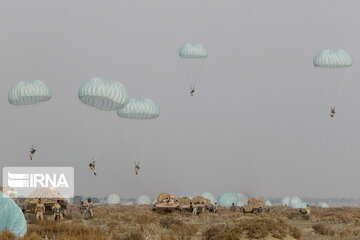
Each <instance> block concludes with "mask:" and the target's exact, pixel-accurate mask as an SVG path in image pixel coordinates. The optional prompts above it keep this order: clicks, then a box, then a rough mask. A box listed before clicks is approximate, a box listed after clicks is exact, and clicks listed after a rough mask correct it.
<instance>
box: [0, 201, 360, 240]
mask: <svg viewBox="0 0 360 240" xmlns="http://www.w3.org/2000/svg"><path fill="white" fill-rule="evenodd" d="M94 214H95V218H94V219H91V220H85V219H82V216H81V214H80V213H79V212H78V208H77V206H75V205H71V206H69V210H68V214H67V216H66V219H65V220H64V221H62V222H54V221H44V222H40V223H36V222H35V221H34V220H30V221H29V224H28V233H27V234H26V236H25V237H24V238H23V240H42V239H58V240H63V239H69V240H75V239H76V240H81V239H83V240H85V239H86V240H95V239H96V240H108V239H109V240H145V239H147V240H172V239H174V240H200V239H201V240H236V239H304V240H307V239H309V240H312V239H360V208H350V207H341V208H328V209H321V208H315V207H313V208H312V212H311V215H309V216H303V215H301V214H300V213H299V212H298V210H297V209H291V208H285V207H272V208H271V209H270V212H269V213H260V214H245V215H244V214H242V213H240V211H239V210H238V211H237V212H231V211H230V210H229V209H227V208H220V209H219V211H218V213H215V214H214V213H207V212H206V213H202V214H200V215H198V216H192V215H191V213H179V212H175V213H170V214H169V213H167V214H160V213H156V212H153V211H152V210H151V207H150V206H120V205H119V206H116V205H112V206H111V205H97V206H96V208H95V210H94ZM12 239H16V238H15V237H14V236H13V235H11V234H10V233H8V232H3V233H2V234H1V235H0V240H12Z"/></svg>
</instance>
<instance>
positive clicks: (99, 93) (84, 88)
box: [78, 77, 128, 111]
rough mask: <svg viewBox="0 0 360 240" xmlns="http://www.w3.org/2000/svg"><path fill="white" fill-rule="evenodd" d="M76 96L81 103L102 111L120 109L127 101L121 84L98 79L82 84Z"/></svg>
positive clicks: (126, 95)
mask: <svg viewBox="0 0 360 240" xmlns="http://www.w3.org/2000/svg"><path fill="white" fill-rule="evenodd" d="M78 96H79V99H80V101H81V102H82V103H84V104H87V105H90V106H92V107H95V108H97V109H100V110H103V111H114V110H116V109H118V108H122V107H123V106H125V104H126V103H127V101H128V92H127V90H126V88H125V86H124V85H123V84H122V83H120V82H118V81H114V80H110V79H105V78H100V77H96V78H92V79H89V80H86V81H85V82H83V84H82V85H81V86H80V88H79V90H78Z"/></svg>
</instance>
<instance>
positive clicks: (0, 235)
mask: <svg viewBox="0 0 360 240" xmlns="http://www.w3.org/2000/svg"><path fill="white" fill-rule="evenodd" d="M15 239H16V235H15V234H13V233H12V232H10V231H2V232H0V240H15Z"/></svg>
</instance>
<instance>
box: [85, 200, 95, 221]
mask: <svg viewBox="0 0 360 240" xmlns="http://www.w3.org/2000/svg"><path fill="white" fill-rule="evenodd" d="M93 207H94V203H93V202H92V201H91V198H88V200H87V202H86V203H85V209H86V211H88V212H89V213H90V217H91V218H93V217H94V213H93V210H92V209H93Z"/></svg>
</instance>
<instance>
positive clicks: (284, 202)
mask: <svg viewBox="0 0 360 240" xmlns="http://www.w3.org/2000/svg"><path fill="white" fill-rule="evenodd" d="M289 203H290V197H289V196H286V197H284V198H283V199H282V200H281V205H282V206H284V207H288V206H289Z"/></svg>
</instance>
